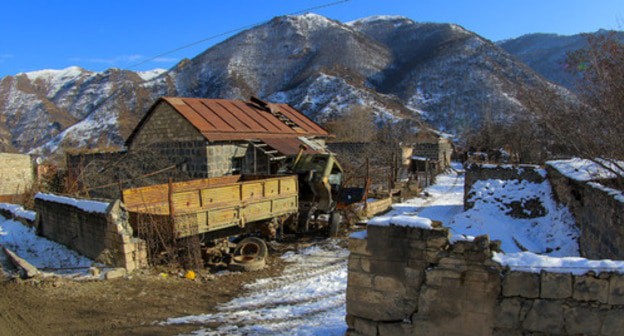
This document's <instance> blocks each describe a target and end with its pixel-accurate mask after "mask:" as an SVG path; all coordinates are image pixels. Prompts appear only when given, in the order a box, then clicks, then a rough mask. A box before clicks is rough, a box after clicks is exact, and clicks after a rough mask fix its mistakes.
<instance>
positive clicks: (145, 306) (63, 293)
mask: <svg viewBox="0 0 624 336" xmlns="http://www.w3.org/2000/svg"><path fill="white" fill-rule="evenodd" d="M268 263H269V265H270V267H269V268H267V269H265V270H262V271H259V272H251V273H232V274H228V275H220V276H216V277H214V278H212V279H211V280H204V281H200V280H195V281H191V280H187V279H183V278H179V277H177V276H175V275H172V276H168V277H162V276H160V275H159V273H158V272H156V271H151V272H143V273H136V274H133V275H132V277H131V278H130V279H116V280H109V281H87V282H85V281H81V282H78V281H74V280H68V279H59V278H45V279H38V280H29V281H22V280H10V279H7V278H6V277H4V276H3V275H1V274H0V336H5V335H7V336H8V335H174V334H179V333H188V332H191V331H193V330H194V329H196V328H195V327H193V326H189V325H167V326H161V325H157V324H156V323H157V322H159V321H163V320H166V319H167V318H171V317H172V316H186V315H193V314H199V313H206V312H212V311H214V307H215V306H217V305H218V304H220V303H224V302H227V301H229V300H231V299H232V298H234V297H236V296H238V295H240V290H241V288H242V286H243V285H244V284H245V283H249V282H252V281H254V280H256V279H259V278H264V277H273V276H276V275H279V274H280V273H281V270H282V268H283V265H282V264H283V263H282V261H281V259H279V258H277V257H270V259H269V260H268ZM0 273H1V272H0Z"/></svg>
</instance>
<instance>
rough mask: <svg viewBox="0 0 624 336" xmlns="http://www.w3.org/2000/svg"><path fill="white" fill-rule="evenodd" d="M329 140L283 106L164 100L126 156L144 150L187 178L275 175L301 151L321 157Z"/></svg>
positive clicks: (151, 111)
mask: <svg viewBox="0 0 624 336" xmlns="http://www.w3.org/2000/svg"><path fill="white" fill-rule="evenodd" d="M329 136H330V134H329V133H328V132H327V131H326V130H325V129H323V128H322V127H321V126H319V125H317V124H316V123H315V122H313V121H312V120H310V119H309V118H308V117H306V116H305V115H303V114H302V113H301V112H299V111H297V110H295V109H294V108H292V107H291V106H289V105H287V104H270V103H266V102H264V101H262V100H260V99H257V98H251V100H250V101H247V102H245V101H241V100H224V99H203V98H182V97H162V98H160V99H158V101H156V103H154V105H152V107H151V108H150V109H149V111H148V112H147V114H146V115H145V116H144V117H143V119H142V120H141V121H140V122H139V124H138V125H137V126H136V128H135V129H134V130H133V132H132V133H131V134H130V136H129V138H128V139H127V141H126V147H127V150H128V153H133V152H136V151H140V150H145V149H146V148H148V149H150V150H151V151H156V152H157V153H159V154H160V156H161V157H163V158H166V159H168V160H169V161H170V162H171V163H173V164H175V165H176V167H177V169H178V170H181V171H183V172H185V173H186V174H187V175H188V176H189V177H190V178H207V177H218V176H223V175H231V174H241V173H246V174H264V173H276V172H277V170H278V169H279V168H280V166H281V165H282V164H283V163H284V162H285V160H286V159H287V157H288V156H291V157H292V156H294V155H296V154H297V153H298V152H299V149H300V148H301V147H302V146H305V148H306V149H305V151H306V152H308V153H316V152H324V151H325V149H324V148H325V140H326V139H327V138H328V137H329Z"/></svg>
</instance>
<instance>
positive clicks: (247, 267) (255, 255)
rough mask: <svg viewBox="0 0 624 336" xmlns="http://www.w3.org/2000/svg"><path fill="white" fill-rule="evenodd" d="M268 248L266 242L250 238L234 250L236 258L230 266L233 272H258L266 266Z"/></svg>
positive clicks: (242, 241) (241, 242) (234, 257)
mask: <svg viewBox="0 0 624 336" xmlns="http://www.w3.org/2000/svg"><path fill="white" fill-rule="evenodd" d="M268 251H269V250H268V248H267V246H266V243H265V242H264V240H262V239H260V238H256V237H248V238H245V239H243V240H241V241H240V243H238V245H236V248H235V249H234V256H233V257H232V261H231V263H230V265H229V266H228V267H229V269H230V270H232V271H258V270H261V269H263V268H264V267H265V266H266V257H267V255H268V253H269V252H268Z"/></svg>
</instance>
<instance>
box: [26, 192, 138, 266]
mask: <svg viewBox="0 0 624 336" xmlns="http://www.w3.org/2000/svg"><path fill="white" fill-rule="evenodd" d="M70 200H71V199H70ZM77 202H79V201H77ZM66 203H70V202H65V203H61V202H56V201H50V200H47V199H44V198H41V197H39V196H37V197H35V209H36V211H37V214H38V223H37V230H38V234H39V235H41V236H43V237H46V238H48V239H50V240H53V241H56V242H58V243H61V244H63V245H66V246H67V247H69V248H71V249H73V250H76V251H77V252H79V253H80V254H82V255H84V256H86V257H89V258H91V259H94V260H95V261H98V262H102V263H104V264H107V265H109V266H114V267H124V268H125V269H126V270H128V271H132V270H135V269H138V268H143V267H146V266H147V249H146V245H145V241H144V240H142V239H138V238H134V237H133V236H132V228H131V227H130V224H129V223H128V213H127V212H126V211H125V210H124V209H123V208H122V207H121V202H119V201H115V202H112V203H110V204H109V205H108V206H107V207H106V210H105V211H102V212H93V211H87V210H84V209H82V208H81V207H79V206H75V205H71V204H66Z"/></svg>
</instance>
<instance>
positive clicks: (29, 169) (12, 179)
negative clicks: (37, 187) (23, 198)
mask: <svg viewBox="0 0 624 336" xmlns="http://www.w3.org/2000/svg"><path fill="white" fill-rule="evenodd" d="M33 182H34V169H33V162H32V160H31V158H30V156H29V155H23V154H10V153H0V196H9V195H20V194H23V193H24V192H25V191H26V190H27V189H29V188H30V187H32V184H33Z"/></svg>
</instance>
